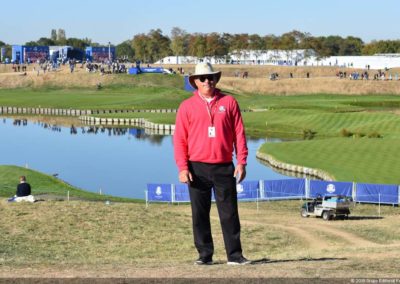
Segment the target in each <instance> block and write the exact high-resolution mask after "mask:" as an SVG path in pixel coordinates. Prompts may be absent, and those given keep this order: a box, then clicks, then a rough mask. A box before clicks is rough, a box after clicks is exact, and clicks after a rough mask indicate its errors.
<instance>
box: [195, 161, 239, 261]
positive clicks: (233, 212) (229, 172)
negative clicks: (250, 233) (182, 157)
mask: <svg viewBox="0 0 400 284" xmlns="http://www.w3.org/2000/svg"><path fill="white" fill-rule="evenodd" d="M189 170H190V172H191V173H192V175H193V182H191V183H190V185H189V194H190V201H191V206H192V222H193V236H194V244H195V246H196V249H197V251H198V252H199V256H200V258H201V259H203V260H207V261H209V260H211V259H212V256H213V253H214V243H213V239H212V235H211V224H210V210H211V189H212V188H214V195H215V200H216V203H217V209H218V214H219V219H220V223H221V228H222V233H223V237H224V243H225V250H226V255H227V258H228V261H235V260H238V259H240V257H242V246H241V242H240V221H239V213H238V206H237V193H236V179H235V178H234V177H233V173H234V165H233V163H224V164H207V163H200V162H189Z"/></svg>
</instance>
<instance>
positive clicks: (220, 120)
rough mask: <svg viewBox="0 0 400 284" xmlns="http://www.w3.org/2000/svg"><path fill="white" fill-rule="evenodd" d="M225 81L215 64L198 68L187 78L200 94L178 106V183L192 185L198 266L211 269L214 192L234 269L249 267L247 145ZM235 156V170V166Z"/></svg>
mask: <svg viewBox="0 0 400 284" xmlns="http://www.w3.org/2000/svg"><path fill="white" fill-rule="evenodd" d="M220 78H221V72H220V71H214V70H213V68H212V66H211V64H209V63H199V64H197V65H196V68H195V73H194V74H193V75H191V76H189V82H190V84H191V85H192V86H193V87H194V88H195V89H196V90H195V91H194V92H193V96H192V97H190V98H189V99H187V100H185V101H184V102H182V104H181V105H180V107H179V110H178V113H177V117H176V123H175V133H174V152H175V160H176V164H177V166H178V169H179V181H180V182H183V183H187V184H188V186H189V194H190V201H191V207H192V222H193V235H194V243H195V246H196V249H197V251H198V253H199V258H198V260H196V262H195V264H197V265H206V264H212V263H213V261H212V257H213V253H214V243H213V239H212V235H211V224H210V209H211V190H212V188H213V189H214V195H215V200H216V203H217V209H218V213H219V218H220V222H221V227H222V233H223V237H224V243H225V250H226V254H227V258H228V264H230V265H243V264H249V263H250V261H249V260H247V259H246V258H245V257H244V256H243V254H242V246H241V242H240V221H239V213H238V206H237V193H236V182H237V183H239V182H241V181H242V180H243V179H244V178H245V176H246V159H247V153H248V150H247V144H246V136H245V132H244V127H243V121H242V116H241V113H240V109H239V106H238V103H237V102H236V100H235V99H234V98H233V97H231V96H227V95H224V94H222V93H221V92H220V90H219V89H217V88H216V84H217V83H218V81H219V79H220ZM234 150H235V152H236V158H237V165H236V167H234V165H233V163H232V155H233V151H234Z"/></svg>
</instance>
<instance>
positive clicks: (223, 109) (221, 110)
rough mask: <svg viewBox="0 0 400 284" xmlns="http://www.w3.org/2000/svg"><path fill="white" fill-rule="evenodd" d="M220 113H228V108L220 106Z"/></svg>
mask: <svg viewBox="0 0 400 284" xmlns="http://www.w3.org/2000/svg"><path fill="white" fill-rule="evenodd" d="M218 111H219V112H225V111H226V108H225V107H224V106H220V107H219V108H218Z"/></svg>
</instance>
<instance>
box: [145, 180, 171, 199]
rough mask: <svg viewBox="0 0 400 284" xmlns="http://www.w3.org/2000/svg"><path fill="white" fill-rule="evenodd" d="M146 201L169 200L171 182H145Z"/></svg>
mask: <svg viewBox="0 0 400 284" xmlns="http://www.w3.org/2000/svg"><path fill="white" fill-rule="evenodd" d="M147 199H148V201H160V202H171V201H172V199H171V184H161V183H151V184H147Z"/></svg>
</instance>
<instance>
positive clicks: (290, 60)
mask: <svg viewBox="0 0 400 284" xmlns="http://www.w3.org/2000/svg"><path fill="white" fill-rule="evenodd" d="M314 56H315V52H314V50H311V49H296V50H235V51H233V52H231V53H229V54H227V55H226V56H220V57H211V56H206V57H203V58H198V57H194V56H168V57H165V58H163V59H161V60H159V61H157V62H155V64H163V63H164V64H196V63H199V62H210V63H212V64H246V65H248V64H252V65H307V63H306V61H307V60H308V59H309V58H312V57H314Z"/></svg>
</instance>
